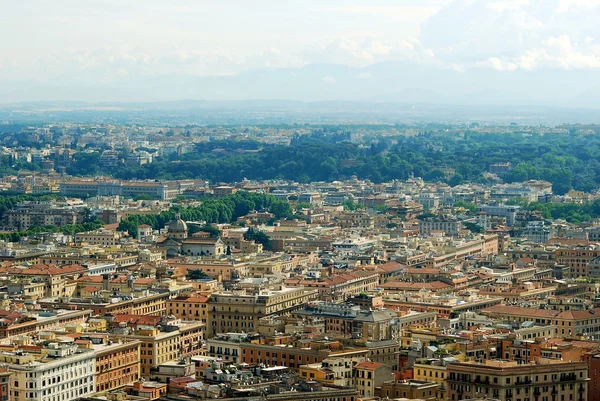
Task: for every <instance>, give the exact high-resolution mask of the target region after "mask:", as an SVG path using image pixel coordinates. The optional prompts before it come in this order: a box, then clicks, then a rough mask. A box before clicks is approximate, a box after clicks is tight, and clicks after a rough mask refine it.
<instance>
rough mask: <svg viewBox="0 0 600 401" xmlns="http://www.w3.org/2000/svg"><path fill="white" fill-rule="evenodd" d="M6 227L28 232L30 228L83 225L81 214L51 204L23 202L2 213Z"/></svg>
mask: <svg viewBox="0 0 600 401" xmlns="http://www.w3.org/2000/svg"><path fill="white" fill-rule="evenodd" d="M4 221H5V224H6V226H7V227H10V228H15V229H17V230H23V231H24V230H29V229H30V228H31V227H38V226H39V227H44V226H66V225H73V224H81V223H83V213H82V212H81V211H78V210H74V209H70V208H66V207H58V206H56V205H55V204H53V203H52V202H23V203H20V204H18V205H17V208H15V209H12V210H9V211H7V212H5V213H4Z"/></svg>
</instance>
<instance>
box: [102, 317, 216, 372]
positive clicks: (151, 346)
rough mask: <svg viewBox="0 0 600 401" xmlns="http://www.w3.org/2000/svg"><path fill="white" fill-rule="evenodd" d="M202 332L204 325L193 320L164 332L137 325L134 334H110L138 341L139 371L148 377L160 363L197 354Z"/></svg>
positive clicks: (199, 348)
mask: <svg viewBox="0 0 600 401" xmlns="http://www.w3.org/2000/svg"><path fill="white" fill-rule="evenodd" d="M203 334H204V325H203V324H202V323H201V322H193V323H189V324H181V325H179V326H178V327H176V328H175V329H174V330H171V331H165V332H162V331H160V330H159V329H158V328H156V327H154V326H138V328H137V330H136V331H135V332H134V334H111V337H112V338H113V339H116V340H137V341H140V343H141V346H140V371H141V372H140V373H141V375H142V377H148V375H150V374H151V373H152V372H153V371H154V369H156V368H157V367H158V365H160V364H161V363H165V362H169V361H174V360H177V359H180V358H182V357H186V356H193V355H199V354H200V353H201V346H202V341H203Z"/></svg>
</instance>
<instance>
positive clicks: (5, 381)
mask: <svg viewBox="0 0 600 401" xmlns="http://www.w3.org/2000/svg"><path fill="white" fill-rule="evenodd" d="M11 376H12V372H11V371H10V370H9V369H8V366H7V365H2V366H0V400H3V401H7V400H8V399H9V398H10V394H11V392H10V377H11Z"/></svg>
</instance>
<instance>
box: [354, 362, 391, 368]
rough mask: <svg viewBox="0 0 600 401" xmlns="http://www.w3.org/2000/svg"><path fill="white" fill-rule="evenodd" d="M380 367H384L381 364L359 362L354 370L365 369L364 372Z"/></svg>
mask: <svg viewBox="0 0 600 401" xmlns="http://www.w3.org/2000/svg"><path fill="white" fill-rule="evenodd" d="M382 366H384V365H383V363H381V362H369V361H364V362H361V363H359V364H358V365H356V366H355V367H354V368H355V369H365V370H377V369H379V368H380V367H382Z"/></svg>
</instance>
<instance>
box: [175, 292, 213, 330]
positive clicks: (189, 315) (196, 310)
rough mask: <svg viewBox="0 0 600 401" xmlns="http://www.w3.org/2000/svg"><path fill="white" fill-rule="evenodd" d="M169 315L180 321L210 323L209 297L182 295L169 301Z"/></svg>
mask: <svg viewBox="0 0 600 401" xmlns="http://www.w3.org/2000/svg"><path fill="white" fill-rule="evenodd" d="M167 314H168V315H173V316H175V317H177V318H178V319H185V320H199V321H201V322H202V323H204V324H206V323H207V322H208V297H205V296H203V295H189V296H188V295H180V296H177V297H175V298H171V299H169V301H168V302H167Z"/></svg>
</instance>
